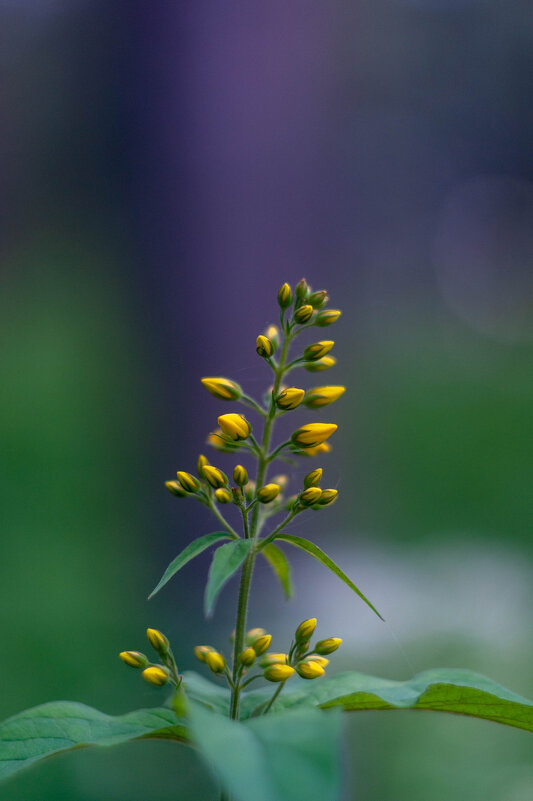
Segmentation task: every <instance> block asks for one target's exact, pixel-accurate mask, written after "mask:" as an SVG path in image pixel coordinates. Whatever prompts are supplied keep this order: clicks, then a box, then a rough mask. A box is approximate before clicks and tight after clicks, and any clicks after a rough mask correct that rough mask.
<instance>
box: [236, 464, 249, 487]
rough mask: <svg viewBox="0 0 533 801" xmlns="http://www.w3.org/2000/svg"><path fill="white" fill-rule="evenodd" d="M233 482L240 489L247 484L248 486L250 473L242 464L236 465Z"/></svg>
mask: <svg viewBox="0 0 533 801" xmlns="http://www.w3.org/2000/svg"><path fill="white" fill-rule="evenodd" d="M233 480H234V482H235V483H236V484H237V486H238V487H244V485H245V484H248V473H247V472H246V468H244V467H243V466H242V464H238V465H236V467H235V469H234V470H233Z"/></svg>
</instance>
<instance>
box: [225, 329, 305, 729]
mask: <svg viewBox="0 0 533 801" xmlns="http://www.w3.org/2000/svg"><path fill="white" fill-rule="evenodd" d="M290 342H291V336H290V334H288V335H287V336H285V337H284V339H283V346H282V349H281V354H280V359H279V364H278V365H277V366H276V368H275V379H274V387H273V389H272V401H271V403H270V409H269V411H268V415H267V418H266V420H265V427H264V429H263V438H262V440H261V447H260V449H259V453H258V466H257V478H256V486H257V490H259V489H261V487H262V486H263V485H264V483H265V478H266V471H267V467H268V451H269V448H270V437H271V435H272V425H273V423H274V417H275V415H276V404H275V401H274V398H276V397H277V395H278V393H279V388H280V385H281V380H282V378H283V373H284V370H285V362H286V361H287V354H288V352H289V346H290ZM258 521H259V504H256V505H255V506H254V508H253V511H252V519H251V521H250V529H249V536H250V537H251V538H252V539H255V538H256V537H257V535H258V533H259V532H258ZM256 556H257V552H256V550H255V548H252V549H251V550H250V553H249V554H248V556H247V557H246V559H245V561H244V565H243V567H242V573H241V584H240V588H239V600H238V602H237V620H236V623H235V643H234V648H233V681H234V683H235V686H234V687H233V689H232V691H231V701H230V718H232V719H233V720H238V719H239V696H240V690H241V688H240V686H239V682H238V681H237V678H238V669H239V654H240V653H241V652H242V650H243V646H244V631H245V628H246V617H247V614H248V597H249V594H250V585H251V583H252V574H253V571H254V563H255V559H256Z"/></svg>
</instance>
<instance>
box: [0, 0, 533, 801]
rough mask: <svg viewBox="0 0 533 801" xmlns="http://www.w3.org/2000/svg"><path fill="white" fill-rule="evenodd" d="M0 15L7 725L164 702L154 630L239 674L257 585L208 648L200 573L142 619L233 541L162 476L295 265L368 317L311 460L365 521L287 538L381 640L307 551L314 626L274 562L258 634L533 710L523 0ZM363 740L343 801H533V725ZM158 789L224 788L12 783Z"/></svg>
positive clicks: (99, 792) (43, 778)
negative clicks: (144, 671)
mask: <svg viewBox="0 0 533 801" xmlns="http://www.w3.org/2000/svg"><path fill="white" fill-rule="evenodd" d="M0 9H1V13H2V20H3V29H4V31H5V32H6V34H7V37H6V47H5V49H4V56H3V62H4V69H5V72H6V79H5V85H6V90H7V92H6V105H5V108H6V113H5V114H4V123H5V136H4V138H3V143H2V145H1V146H0V156H1V159H2V164H3V171H4V174H5V184H4V192H3V195H4V202H3V203H2V219H3V221H4V225H3V237H2V243H3V244H2V285H1V287H2V291H1V295H0V343H1V344H0V349H1V362H0V363H1V372H2V382H1V385H2V392H0V432H1V453H2V459H1V462H0V465H1V466H0V469H1V471H2V472H1V481H0V493H1V496H0V497H1V509H2V522H3V526H2V529H3V538H2V543H3V547H2V559H1V560H0V586H1V587H2V600H3V602H2V604H1V605H0V620H1V624H2V631H3V638H2V642H3V644H4V645H3V658H2V659H1V660H0V686H2V687H3V688H4V692H3V693H2V695H1V698H0V716H1V717H7V716H9V715H11V714H14V713H15V712H17V711H19V710H21V709H22V708H25V707H29V706H32V705H35V704H38V703H42V702H44V701H48V700H52V699H57V698H66V699H74V700H79V701H82V702H84V703H87V704H91V705H94V706H96V707H97V708H99V709H102V710H104V711H106V712H109V713H122V712H125V711H127V710H129V709H131V708H137V707H143V706H152V705H153V706H155V705H158V704H159V703H160V701H161V692H160V691H157V690H155V689H152V688H150V687H149V686H148V685H146V684H145V683H143V682H141V681H140V680H139V676H138V675H137V674H135V673H134V671H127V670H126V669H125V668H124V666H123V665H122V664H121V663H120V662H119V660H118V659H117V653H118V651H120V650H123V649H125V648H133V649H137V648H138V649H145V648H146V645H145V643H144V634H143V632H144V630H145V629H146V627H147V626H156V627H158V628H161V629H162V630H163V631H165V632H166V633H167V634H168V635H169V636H170V638H171V640H172V642H173V644H174V650H175V652H176V654H177V656H178V659H179V661H180V668H182V669H191V668H194V669H195V668H196V665H195V663H194V659H193V656H192V648H193V646H194V645H195V644H197V643H199V642H213V644H214V645H216V646H218V647H227V646H226V640H227V633H228V632H229V631H230V630H231V628H232V626H233V622H232V618H233V614H234V607H235V603H236V586H235V582H232V583H231V584H230V586H229V587H228V588H227V589H226V590H225V591H224V593H223V595H222V596H221V600H220V602H219V606H218V610H217V613H216V615H215V618H214V619H213V620H210V621H205V620H204V619H203V617H202V613H201V609H202V593H203V582H204V581H205V575H206V571H207V568H208V564H209V557H207V556H206V557H205V558H204V557H201V558H200V559H198V560H197V561H196V562H195V563H194V564H191V565H189V566H188V567H187V568H186V569H185V570H184V571H183V574H182V575H181V577H180V578H179V579H177V580H175V581H174V582H173V583H171V584H170V585H169V586H168V587H167V588H165V590H164V591H163V592H162V593H161V594H160V595H158V596H157V597H156V598H155V599H154V600H152V601H150V602H149V603H148V602H147V601H146V597H147V595H148V593H149V592H150V591H151V589H152V588H153V586H154V585H155V583H156V582H157V580H158V579H159V577H160V575H161V573H162V571H163V570H164V568H165V567H166V565H167V564H168V562H169V561H170V559H171V558H173V557H174V556H175V555H176V553H177V552H178V550H180V549H181V548H182V547H183V546H184V544H186V543H187V542H188V541H189V540H190V539H192V538H193V537H194V536H198V535H200V534H203V533H206V532H207V531H209V530H212V525H213V524H212V523H211V521H210V519H209V517H208V515H207V512H205V511H204V510H203V509H201V508H198V509H197V508H191V504H185V503H183V504H182V503H181V502H179V501H177V500H176V499H174V498H172V497H171V496H170V495H169V494H168V493H166V492H165V490H164V488H163V482H164V481H165V480H166V479H168V478H172V477H173V475H174V473H175V470H176V469H189V470H192V469H193V467H194V464H195V461H196V457H197V454H198V453H199V452H200V451H203V450H205V445H204V439H205V436H206V434H207V432H208V431H209V430H211V429H212V428H213V427H214V424H215V418H216V416H217V415H218V414H220V413H221V407H220V404H219V403H217V402H216V401H215V400H214V399H213V398H211V397H210V396H208V395H207V393H205V392H204V391H203V390H202V388H201V386H200V384H199V379H200V377H201V376H203V375H218V374H223V375H228V376H230V377H232V378H234V379H236V380H238V381H240V382H241V383H242V384H243V385H244V386H245V387H246V389H247V390H248V391H249V392H250V393H251V394H256V395H259V393H260V391H261V390H262V389H263V388H265V387H266V386H267V384H268V381H269V376H268V374H267V372H266V368H265V367H264V365H263V364H262V363H259V360H258V358H257V356H256V354H255V350H254V342H255V337H256V335H257V334H258V333H260V332H261V330H262V329H263V328H264V326H265V325H266V324H267V323H269V322H275V321H276V316H277V313H276V293H277V290H278V287H279V285H280V284H281V283H282V282H283V281H285V280H288V281H291V282H292V283H293V284H294V283H295V282H296V281H298V280H299V278H301V276H302V274H305V275H306V277H307V278H308V279H309V281H310V282H311V283H312V284H313V286H314V287H315V288H322V287H323V286H325V287H326V288H327V289H328V291H329V292H330V295H331V299H332V304H333V305H334V306H337V305H338V306H340V307H341V308H342V309H343V317H342V318H341V321H340V322H339V323H338V324H337V325H336V327H335V331H334V334H333V329H331V331H332V334H333V335H334V337H335V338H336V339H337V345H336V354H337V356H338V359H339V364H338V366H337V368H336V369H335V371H334V372H332V373H330V374H328V376H327V380H328V381H330V382H331V383H344V384H346V386H347V387H348V391H347V392H346V394H345V396H344V397H343V398H342V399H341V400H340V401H339V402H338V403H337V404H336V405H335V406H333V407H331V409H329V410H328V415H327V417H328V419H331V420H333V421H335V422H337V423H338V424H339V433H338V434H337V436H336V438H335V439H334V440H333V441H332V442H333V446H334V449H333V452H332V453H331V454H330V455H329V456H327V457H326V458H325V459H324V460H323V461H321V462H320V463H317V465H316V466H318V464H321V465H322V466H323V467H324V470H325V475H326V476H327V482H326V484H327V485H328V486H335V487H337V488H338V489H339V491H340V497H339V501H338V502H337V504H336V505H335V506H334V507H332V508H331V509H329V510H328V511H327V513H326V512H324V513H323V514H321V515H313V516H309V518H308V517H306V518H301V521H300V519H299V520H297V521H295V523H294V527H293V531H294V533H296V534H297V533H302V534H305V535H306V536H310V537H311V538H316V540H317V542H318V543H319V544H320V545H321V546H322V547H323V548H325V549H326V550H327V551H328V552H329V553H330V554H331V555H332V556H333V557H334V558H337V559H338V561H339V562H340V563H341V564H342V565H343V567H344V568H345V569H346V572H348V573H349V575H350V576H353V578H354V580H355V581H356V582H357V583H358V584H359V585H360V586H361V587H362V589H363V591H364V592H365V593H367V594H368V595H369V597H370V598H371V600H372V601H373V602H374V603H375V604H376V605H377V607H378V608H379V609H380V610H381V611H382V612H383V614H384V616H385V618H386V619H387V623H386V624H385V625H384V624H382V623H380V621H378V620H377V619H374V618H373V616H372V615H371V613H370V612H369V611H368V610H367V609H366V608H365V607H364V606H363V605H362V604H361V603H360V602H358V601H357V599H355V600H354V598H353V597H352V596H351V594H350V593H349V591H348V590H346V589H345V588H344V587H343V586H342V585H339V584H337V583H336V582H335V581H334V579H333V578H331V577H330V576H328V575H327V574H325V573H324V572H323V571H322V569H321V568H320V567H319V566H317V565H315V564H314V563H313V564H310V563H309V561H308V559H307V557H306V556H305V555H303V554H298V553H297V554H292V555H291V556H292V558H293V563H294V570H295V580H296V587H297V596H296V598H295V600H294V601H293V602H291V604H290V605H287V604H286V603H285V602H284V601H283V599H282V598H281V594H280V591H279V589H278V587H277V585H276V584H275V583H274V581H273V579H272V577H271V575H270V574H269V573H268V570H267V569H265V570H260V571H258V574H257V576H256V594H255V596H254V599H253V601H252V607H251V613H250V624H251V625H264V626H266V627H267V628H268V629H269V630H270V631H272V632H273V634H274V637H275V642H277V643H279V647H280V648H281V647H282V644H283V642H284V641H285V640H286V639H287V638H288V637H290V633H291V631H292V630H293V628H294V625H296V624H297V623H298V622H299V621H300V620H301V619H302V618H304V617H308V616H310V615H316V616H317V617H318V619H319V626H320V632H321V633H323V634H324V636H326V635H327V634H335V635H336V634H338V635H340V636H342V637H343V638H344V646H343V649H342V651H340V652H339V654H338V658H336V659H335V660H334V662H333V665H332V670H334V671H337V670H338V671H340V670H344V669H356V670H360V671H363V672H369V673H374V674H376V675H381V676H387V677H390V678H398V679H402V678H407V677H409V676H410V675H413V674H414V673H416V672H419V671H422V670H424V669H426V668H431V667H437V666H457V667H467V668H470V669H473V670H477V671H479V672H481V673H484V674H487V675H489V676H491V677H492V678H493V679H495V680H497V681H499V682H500V683H501V684H503V685H505V686H508V687H510V688H512V689H513V690H515V691H516V692H518V693H521V694H523V695H525V696H527V697H532V696H533V684H532V676H531V663H532V658H533V645H532V638H531V623H532V612H531V570H532V563H533V552H532V548H531V544H532V539H531V520H532V513H533V494H532V492H531V486H532V483H533V455H532V454H533V428H532V425H531V404H532V401H533V370H532V366H533V361H532V356H533V337H532V334H533V316H532V313H531V312H532V303H531V301H532V297H533V293H532V275H533V273H532V270H531V265H532V263H533V234H532V231H533V225H532V223H533V201H532V198H533V189H532V186H533V185H532V184H531V177H532V173H533V160H532V156H531V152H530V140H531V136H530V135H531V133H533V131H532V130H531V129H532V128H533V121H532V118H531V111H530V105H531V104H530V103H529V101H528V98H530V94H529V92H530V89H531V86H530V82H531V78H530V75H531V74H533V73H532V72H531V66H532V65H531V52H532V50H531V47H530V45H531V29H532V25H533V23H532V22H531V19H530V15H526V13H525V12H526V10H527V4H525V3H520V2H519V3H516V4H513V5H512V8H503V7H502V6H501V4H498V3H496V2H483V0H478V2H466V0H464V2H459V0H457V2H455V3H451V2H450V3H447V2H445V0H442V2H436V1H435V2H423V0H420V2H407V0H405V2H400V0H398V2H396V3H385V2H378V3H375V2H373V3H365V2H361V3H356V4H350V3H346V2H345V3H342V2H336V3H334V4H332V5H331V6H329V5H328V6H327V7H326V6H322V5H321V4H315V3H310V4H305V11H306V14H305V15H303V16H302V10H303V6H302V5H301V4H299V3H294V4H289V7H286V6H284V5H283V4H278V3H274V4H272V5H270V6H269V8H268V9H265V8H263V7H262V6H261V4H258V3H251V4H250V5H249V6H248V7H247V8H246V9H243V8H242V7H239V6H238V4H233V3H221V4H220V5H219V4H217V5H216V8H215V6H214V5H210V4H209V3H198V4H195V5H194V6H188V5H187V4H183V5H182V4H174V3H171V2H166V3H165V2H155V3H150V4H147V3H138V4H137V3H136V4H133V5H130V4H122V3H111V4H103V3H92V4H90V3H82V2H79V3H78V2H76V3H69V4H67V3H62V2H60V0H56V2H51V1H50V2H48V3H45V2H43V3H38V2H30V1H29V0H26V1H25V2H21V3H10V2H4V3H2V4H1V5H0ZM504 22H505V25H504V24H503V23H504ZM328 334H329V331H328ZM299 378H301V377H300V376H299ZM302 380H305V382H306V383H305V386H310V385H312V384H313V383H317V382H314V381H313V380H312V377H310V376H307V375H306V376H305V379H302ZM318 383H322V379H320V382H318ZM223 411H228V407H224V409H223ZM308 417H309V416H308V413H306V412H304V413H295V417H294V418H293V420H296V419H297V420H298V422H304V421H306V420H307V419H308ZM313 419H318V418H313ZM324 419H325V418H324ZM284 422H285V421H284ZM217 463H219V464H220V466H221V467H223V468H224V469H228V468H231V467H232V466H233V463H234V460H233V459H231V458H228V457H227V456H222V457H220V459H217ZM310 464H311V463H310V462H306V464H305V465H304V466H303V467H302V468H299V469H298V471H297V475H296V478H295V483H294V486H295V487H298V486H299V481H300V479H301V475H303V474H304V473H305V472H307V470H309V469H311V467H310ZM312 464H313V466H314V465H315V462H314V461H313V463H312ZM345 731H346V737H345V743H344V749H343V770H344V776H345V782H344V785H345V786H344V795H343V799H344V801H348V800H349V801H352V799H353V801H403V800H404V799H409V801H441V800H442V801H450V799H469V801H477V800H478V799H479V801H481V799H483V801H529V800H530V799H531V798H532V797H533V771H532V766H531V756H532V750H531V743H530V741H529V738H528V736H527V735H526V734H524V733H523V732H520V731H515V730H512V729H507V728H505V727H499V726H496V725H493V724H489V723H486V722H480V721H475V720H469V719H466V718H459V717H446V716H439V715H434V714H431V713H424V714H422V713H420V714H415V713H409V712H395V713H384V712H382V713H361V714H354V715H352V716H348V717H347V718H346V729H345ZM147 797H149V798H152V799H157V800H158V801H165V799H180V801H189V800H190V801H192V800H193V799H197V798H202V799H204V798H205V799H211V798H212V799H216V798H217V797H218V796H217V792H216V789H215V788H214V786H213V784H212V782H211V780H210V779H209V778H208V777H207V776H205V773H204V770H203V768H202V766H201V765H200V763H199V762H198V760H197V757H196V755H195V753H194V752H193V751H192V750H186V749H184V748H182V747H180V746H175V745H173V744H170V743H133V744H130V745H127V746H121V747H119V748H116V749H111V750H104V749H103V750H91V749H88V750H86V751H79V752H75V753H72V754H69V755H66V756H62V757H59V758H56V759H53V760H48V761H46V762H44V763H43V764H41V765H39V766H37V767H35V768H33V769H31V770H30V771H28V772H26V773H24V774H21V775H20V776H18V777H16V778H15V779H13V780H11V781H9V782H8V783H7V784H5V785H3V786H2V787H1V788H0V798H5V799H6V800H7V799H8V800H9V801H23V800H24V801H26V800H27V799H32V801H34V800H35V801H37V799H39V800H41V799H42V800H43V801H45V800H46V801H48V799H50V800H51V799H54V800H55V799H63V798H64V799H69V801H101V799H102V798H110V799H111V798H112V799H116V800H117V801H120V799H124V800H126V799H128V801H141V799H145V798H147Z"/></svg>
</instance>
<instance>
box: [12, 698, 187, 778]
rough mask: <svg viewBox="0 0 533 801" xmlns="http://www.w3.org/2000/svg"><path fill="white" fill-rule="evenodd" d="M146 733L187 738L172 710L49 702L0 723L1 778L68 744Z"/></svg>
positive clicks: (100, 742)
mask: <svg viewBox="0 0 533 801" xmlns="http://www.w3.org/2000/svg"><path fill="white" fill-rule="evenodd" d="M148 737H149V738H152V737H153V738H165V739H169V740H178V741H180V742H185V741H186V740H187V739H188V738H187V732H186V729H185V726H184V722H183V720H178V718H177V717H176V715H175V713H174V712H173V710H172V709H157V708H156V709H139V710H137V711H136V712H128V713H127V714H126V715H118V716H116V717H114V716H112V715H105V714H104V713H103V712H99V711H98V709H93V708H92V707H90V706H86V705H85V704H78V703H75V702H74V701H52V702H51V703H48V704H42V705H41V706H36V707H34V708H33V709H26V710H25V711H24V712H21V713H20V714H18V715H14V716H13V717H11V718H9V719H8V720H5V721H3V722H2V723H0V779H5V778H7V777H8V776H11V775H12V774H13V773H17V772H18V771H19V770H22V768H25V767H28V766H29V765H31V764H33V763H34V762H37V761H38V760H39V759H43V758H44V757H48V756H51V755H52V754H58V753H60V752H61V751H68V750H70V749H71V748H79V747H80V746H86V745H102V746H108V745H116V744H117V743H124V742H127V741H128V740H136V739H138V738H148Z"/></svg>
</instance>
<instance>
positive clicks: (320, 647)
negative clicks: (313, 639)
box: [315, 637, 342, 656]
mask: <svg viewBox="0 0 533 801" xmlns="http://www.w3.org/2000/svg"><path fill="white" fill-rule="evenodd" d="M341 643H342V639H341V638H340V637H328V638H327V639H326V640H320V641H319V642H317V644H316V645H315V651H316V652H317V654H320V656H325V655H327V654H332V653H333V651H336V650H337V648H338V647H339V645H340V644H341Z"/></svg>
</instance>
